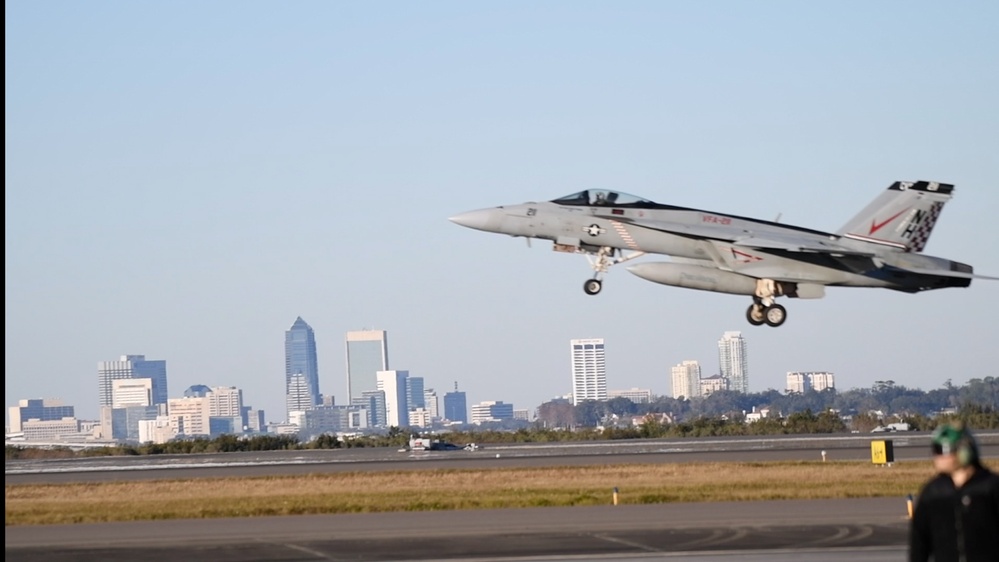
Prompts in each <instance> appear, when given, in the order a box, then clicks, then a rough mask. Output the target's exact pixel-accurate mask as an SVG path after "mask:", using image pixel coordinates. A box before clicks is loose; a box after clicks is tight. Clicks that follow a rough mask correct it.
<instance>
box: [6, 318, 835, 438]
mask: <svg viewBox="0 0 999 562" xmlns="http://www.w3.org/2000/svg"><path fill="white" fill-rule="evenodd" d="M294 327H297V328H298V330H299V331H300V332H301V333H300V334H298V337H297V339H298V340H299V341H300V342H310V341H311V342H314V341H315V340H316V337H315V333H314V331H313V330H312V328H311V327H310V326H309V325H308V324H307V323H306V322H305V321H304V320H303V319H302V318H301V317H298V318H297V319H296V321H295V323H294V324H293V328H294ZM289 332H290V330H289ZM304 334H307V337H303V336H304ZM295 339H296V338H295V337H293V336H291V335H290V334H289V333H286V339H285V341H286V346H285V349H286V352H287V351H289V350H291V349H292V348H293V347H294V346H292V347H289V345H290V344H289V343H288V342H290V341H292V340H295ZM345 341H346V342H347V343H348V349H349V344H350V342H351V341H354V342H358V341H360V342H366V343H369V344H374V346H375V347H373V348H372V349H370V350H368V351H372V350H375V349H376V348H377V353H375V354H374V355H380V356H382V357H387V347H384V346H386V345H387V333H386V332H385V331H381V330H378V331H370V330H365V331H348V332H347V333H346V337H345ZM717 345H718V350H719V351H718V353H719V364H720V365H719V370H720V371H723V370H725V369H726V368H728V369H733V368H734V369H735V372H740V373H747V372H748V357H747V352H746V347H747V343H746V340H745V338H744V337H743V336H742V333H741V332H738V331H727V332H724V333H723V335H722V337H721V338H720V339H719V340H717ZM308 348H309V346H308V345H305V346H302V345H299V346H298V352H300V353H304V354H305V355H306V356H307V355H308V354H309V352H308ZM570 351H571V353H570V357H569V361H568V365H567V370H568V372H569V373H570V375H571V380H572V386H573V390H572V391H570V392H569V393H567V395H568V396H570V397H572V398H573V399H574V400H575V399H576V397H577V390H578V391H579V392H580V393H581V394H580V396H588V395H589V394H593V395H599V394H600V393H601V392H602V394H603V397H602V398H599V397H582V398H580V400H606V399H607V398H608V396H609V395H610V394H620V393H627V392H628V391H626V390H624V389H625V387H626V385H627V384H628V383H624V385H623V386H622V387H621V388H617V387H614V388H610V389H608V386H607V383H606V379H607V377H606V370H605V364H606V352H605V340H604V339H603V338H583V339H580V338H577V339H572V340H570ZM371 357H373V356H372V355H371V354H370V353H369V354H368V359H371ZM289 358H290V356H287V355H286V366H287V365H289V364H291V363H290V361H291V360H290V359H289ZM143 362H145V363H150V364H151V365H153V366H155V368H153V369H152V372H155V373H157V374H158V376H162V377H165V365H166V361H165V360H157V361H145V356H143V355H123V356H121V359H120V361H118V362H99V364H98V375H99V376H98V379H99V386H100V385H103V384H104V382H103V381H105V379H107V377H108V376H110V374H115V373H117V374H118V376H122V373H124V371H122V370H121V368H122V367H121V365H130V367H129V368H133V367H134V365H135V364H141V363H143ZM727 365H728V367H727ZM733 366H735V367H737V368H735V367H733ZM109 369H111V370H110V371H109ZM140 370H142V369H141V368H140ZM145 370H146V371H147V372H149V371H150V369H149V368H146V369H145ZM348 371H349V367H348ZM128 372H131V371H128ZM792 374H795V375H797V374H801V375H802V376H803V377H805V379H801V377H799V378H798V379H795V380H807V382H805V383H802V384H806V385H807V386H808V388H812V382H811V381H812V379H813V378H814V379H815V380H816V381H818V382H817V383H816V384H815V385H814V387H816V388H818V389H819V390H821V389H823V388H829V387H833V386H834V383H833V374H832V373H829V372H826V371H809V372H806V373H792V372H790V371H789V372H786V381H787V383H786V385H785V388H783V389H778V390H781V391H783V392H788V391H799V390H798V387H796V386H793V385H792V383H791V381H792ZM722 376H723V375H720V374H719V375H715V376H714V377H712V376H703V375H702V372H701V367H700V364H699V362H698V361H694V360H684V361H682V362H681V363H679V364H677V365H673V366H672V367H671V368H670V369H669V370H668V372H667V371H666V370H664V380H663V382H664V385H665V387H666V390H665V391H662V392H659V391H656V390H650V391H649V392H650V397H656V396H673V397H677V396H678V395H677V390H676V388H677V387H676V385H677V384H678V383H679V384H680V385H681V386H682V387H683V388H685V389H687V391H688V392H691V394H690V395H689V396H688V395H685V394H681V395H683V396H688V397H699V396H702V395H706V394H702V389H701V388H700V384H699V383H701V382H704V381H708V380H709V379H710V378H716V377H722ZM743 378H744V379H745V377H743ZM143 381H145V382H143ZM289 381H290V382H289V383H287V385H286V388H288V389H289V390H287V391H286V410H287V411H288V412H291V411H292V410H295V409H302V408H301V405H296V406H294V407H293V406H292V404H291V400H292V394H294V393H298V395H299V397H298V398H297V399H298V400H305V399H308V398H309V397H311V395H312V394H311V390H310V387H309V385H308V383H307V381H306V379H305V376H304V375H303V374H301V373H296V375H293V376H292V377H291V378H290V379H289ZM296 381H297V382H296ZM112 382H114V383H115V385H114V386H115V395H114V396H115V400H116V401H117V400H119V398H118V394H117V393H118V392H120V390H119V386H121V385H120V383H122V382H131V383H135V384H132V385H130V387H129V388H131V387H133V386H143V388H145V389H146V390H145V392H146V393H147V394H148V396H149V398H150V399H151V397H152V380H151V379H144V378H139V379H125V378H121V379H115V380H113V381H112ZM728 382H729V381H728V380H727V379H726V383H728ZM414 383H415V384H414ZM293 387H294V388H297V390H294V391H293V390H290V389H292V388H293ZM695 387H697V388H696V392H694V389H695ZM216 388H223V389H232V390H233V391H236V392H238V396H239V404H240V408H241V407H242V394H243V391H242V389H240V388H238V387H232V386H211V387H210V386H208V385H204V384H200V383H199V384H196V385H192V386H191V387H189V388H188V389H186V390H185V391H184V396H185V397H201V396H204V395H205V394H204V393H205V392H208V391H211V390H214V389H216ZM771 388H774V387H771ZM124 389H125V387H122V390H124ZM194 389H204V391H198V392H196V393H195V394H191V392H192V391H193V390H194ZM638 390H639V389H637V388H636V387H632V389H631V391H638ZM432 391H433V387H431V386H426V387H425V380H424V378H423V377H415V376H410V374H409V372H408V371H387V370H386V371H378V372H376V388H375V389H372V390H369V391H365V392H364V396H362V397H361V398H359V399H355V400H353V401H351V402H350V403H348V404H354V405H364V406H365V407H371V408H372V409H373V410H374V411H375V412H376V413H372V414H371V415H373V416H375V417H374V418H373V419H374V421H373V422H372V424H371V425H378V424H379V423H378V422H380V423H382V424H388V425H394V423H393V422H396V423H401V424H402V426H405V425H408V422H407V421H403V419H404V417H400V416H401V415H402V413H403V412H402V411H401V410H402V409H405V410H412V409H414V408H421V409H423V408H425V404H424V403H423V400H424V399H425V396H426V393H427V392H432ZM374 394H379V395H381V396H380V397H379V398H378V399H377V400H380V401H379V402H377V405H374V404H375V402H372V401H373V400H376V399H375V398H374V397H373V395H374ZM128 395H129V396H135V395H137V394H135V391H131V392H130V393H129V394H128ZM449 397H452V400H453V401H457V400H459V399H460V401H461V403H463V404H468V402H467V398H466V394H465V393H464V392H459V391H458V390H457V383H456V382H455V389H454V391H452V392H448V393H447V394H445V396H444V401H445V402H444V408H445V413H447V410H448V408H449V407H450V408H452V410H453V413H457V412H458V410H455V409H454V408H455V407H456V406H454V405H451V406H449V404H448V399H449ZM557 398H559V396H551V397H547V398H537V399H536V402H533V403H528V404H526V406H527V408H526V409H527V410H528V411H530V410H532V409H533V408H536V407H537V406H539V405H541V404H542V403H544V402H547V401H550V400H552V399H557ZM45 399H46V400H52V401H55V402H58V401H60V399H59V398H50V397H45ZM328 399H329V400H332V399H333V397H332V396H331V395H330V396H329V397H328ZM24 400H25V399H22V400H21V401H22V402H24ZM33 400H34V401H36V402H37V400H41V398H38V399H33ZM303 404H304V402H303ZM340 404H341V405H345V404H344V403H343V402H341V403H340ZM473 404H474V403H473ZM478 404H480V405H483V404H484V405H495V404H499V405H500V406H501V407H502V408H513V407H514V404H513V403H512V402H508V401H504V400H482V401H479V402H478ZM126 405H127V404H126ZM134 405H149V404H146V403H142V404H139V403H136V404H134ZM73 406H75V404H74V405H73ZM73 406H71V408H72V407H73ZM518 406H520V407H521V408H524V406H525V404H524V403H521V404H518ZM489 407H493V406H489ZM254 410H255V411H260V410H264V411H266V410H265V409H262V408H255V409H254ZM11 411H13V410H12V409H11ZM504 411H505V410H504ZM377 412H381V414H378V413H377ZM206 415H207V414H206ZM213 415H214V414H213ZM379 415H380V416H381V417H386V416H389V417H390V418H391V419H384V420H381V419H380V418H379ZM459 415H460V414H459ZM270 417H271V420H272V423H278V422H276V420H275V418H274V414H273V413H272V414H270ZM468 417H470V416H468V415H467V414H466V419H467V418H468ZM457 419H461V418H457ZM289 421H290V416H286V417H285V420H284V422H285V423H287V422H289ZM202 425H205V424H204V423H200V422H199V423H198V427H200V426H202Z"/></svg>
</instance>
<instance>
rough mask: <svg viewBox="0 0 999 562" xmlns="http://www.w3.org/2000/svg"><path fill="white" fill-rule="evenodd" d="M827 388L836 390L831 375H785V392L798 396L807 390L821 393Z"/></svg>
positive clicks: (818, 372) (811, 372) (814, 372)
mask: <svg viewBox="0 0 999 562" xmlns="http://www.w3.org/2000/svg"><path fill="white" fill-rule="evenodd" d="M827 388H836V381H835V379H834V377H833V374H832V373H829V372H826V371H808V372H801V371H794V372H789V373H788V374H787V392H789V393H791V392H797V393H799V394H801V393H804V392H806V391H808V390H814V391H816V392H822V391H823V390H825V389H827Z"/></svg>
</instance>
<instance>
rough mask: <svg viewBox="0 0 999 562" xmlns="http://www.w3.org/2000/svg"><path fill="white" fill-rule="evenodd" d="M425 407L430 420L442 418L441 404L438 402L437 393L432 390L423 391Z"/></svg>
mask: <svg viewBox="0 0 999 562" xmlns="http://www.w3.org/2000/svg"><path fill="white" fill-rule="evenodd" d="M423 407H424V408H426V409H427V414H428V415H429V416H430V419H432V420H433V419H437V418H439V417H441V413H440V404H439V403H438V401H437V392H436V391H434V389H432V388H425V389H423Z"/></svg>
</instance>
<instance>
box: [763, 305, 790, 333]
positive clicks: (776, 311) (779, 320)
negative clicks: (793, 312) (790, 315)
mask: <svg viewBox="0 0 999 562" xmlns="http://www.w3.org/2000/svg"><path fill="white" fill-rule="evenodd" d="M763 316H764V320H765V321H766V323H767V326H773V327H774V328H776V327H777V326H780V325H781V324H783V323H784V321H785V320H787V310H786V309H785V308H784V307H783V306H781V305H779V304H772V305H770V306H768V307H766V308H765V309H764V310H763Z"/></svg>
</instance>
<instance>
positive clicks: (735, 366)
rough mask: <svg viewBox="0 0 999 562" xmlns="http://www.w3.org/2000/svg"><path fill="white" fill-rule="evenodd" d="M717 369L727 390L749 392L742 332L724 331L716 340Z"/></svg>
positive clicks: (746, 357) (747, 366)
mask: <svg viewBox="0 0 999 562" xmlns="http://www.w3.org/2000/svg"><path fill="white" fill-rule="evenodd" d="M718 370H719V372H720V374H721V376H723V377H725V378H726V379H728V388H729V390H734V391H736V392H741V393H743V394H748V393H749V362H748V354H747V353H746V340H745V339H743V337H742V332H725V333H724V334H723V335H722V338H721V339H720V340H718Z"/></svg>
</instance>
